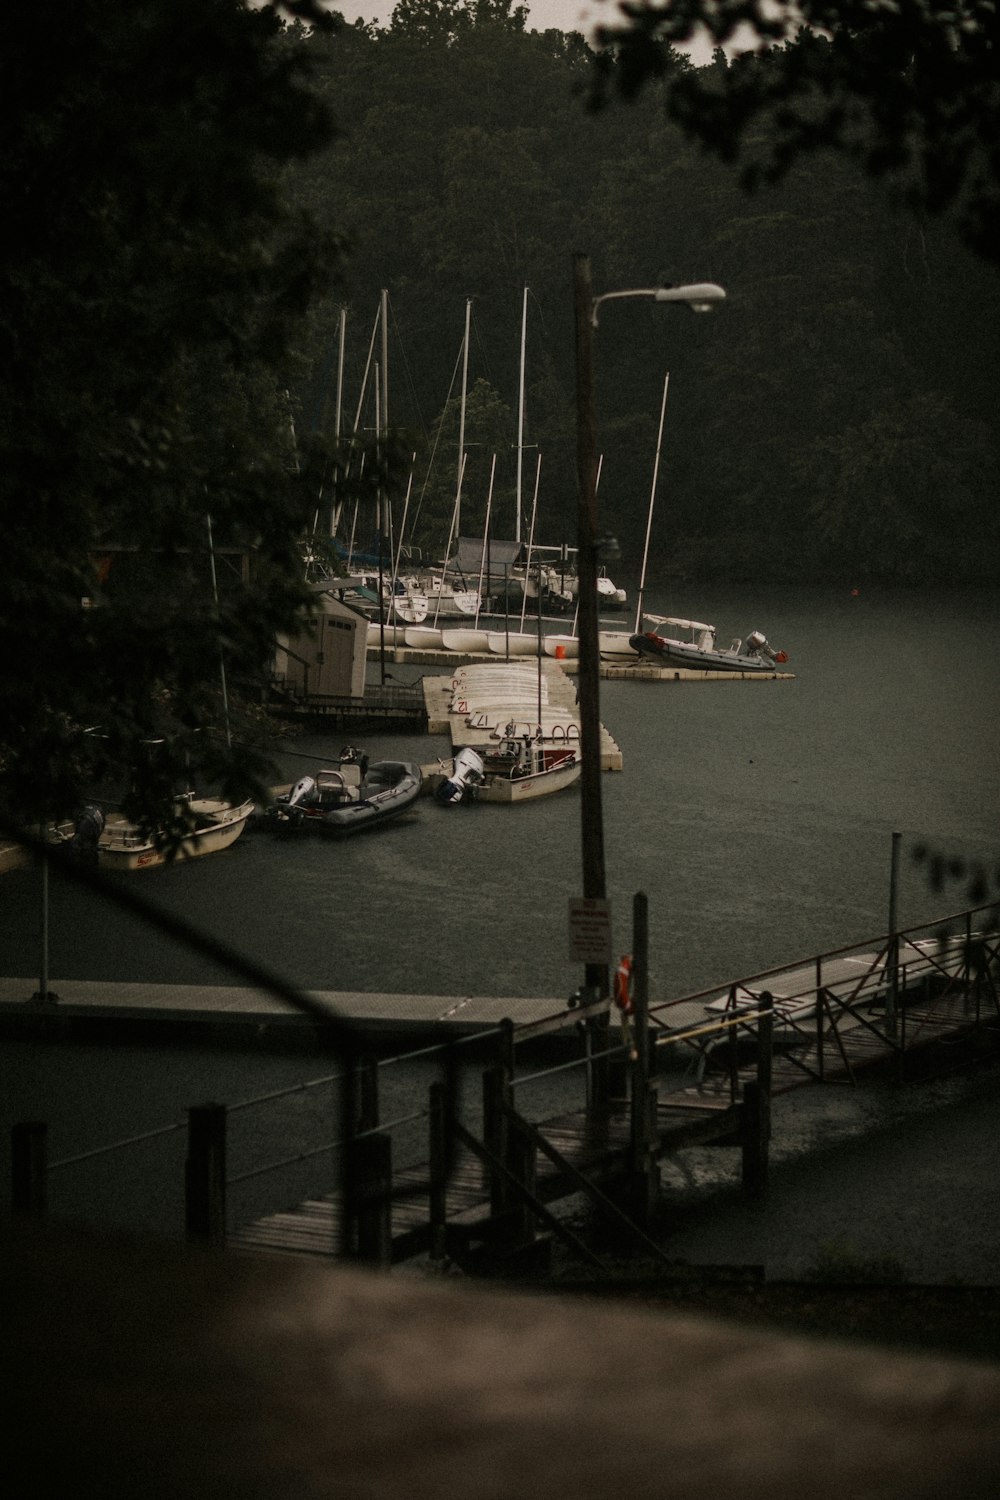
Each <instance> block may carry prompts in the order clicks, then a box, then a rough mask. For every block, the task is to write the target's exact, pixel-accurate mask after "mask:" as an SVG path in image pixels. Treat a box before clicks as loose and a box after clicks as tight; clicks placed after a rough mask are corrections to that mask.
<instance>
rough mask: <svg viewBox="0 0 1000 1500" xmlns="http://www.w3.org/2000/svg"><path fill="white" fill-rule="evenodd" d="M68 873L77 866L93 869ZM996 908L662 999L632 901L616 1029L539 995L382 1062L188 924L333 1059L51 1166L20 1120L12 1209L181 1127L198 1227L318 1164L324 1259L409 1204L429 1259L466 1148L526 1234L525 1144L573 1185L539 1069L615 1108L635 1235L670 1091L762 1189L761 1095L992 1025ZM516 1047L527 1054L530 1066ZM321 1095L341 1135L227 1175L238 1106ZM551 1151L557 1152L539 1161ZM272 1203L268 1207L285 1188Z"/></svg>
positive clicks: (596, 1114)
mask: <svg viewBox="0 0 1000 1500" xmlns="http://www.w3.org/2000/svg"><path fill="white" fill-rule="evenodd" d="M82 876H83V878H84V879H87V878H88V877H89V876H90V872H82ZM114 899H117V900H118V901H119V903H120V904H125V905H126V906H128V907H129V909H132V908H133V907H135V906H137V905H139V906H141V902H140V901H139V898H137V897H135V896H134V895H133V893H132V892H131V890H130V889H129V888H127V887H124V886H118V887H115V890H114ZM140 914H143V915H147V916H148V919H149V920H151V921H154V922H157V923H158V924H159V925H161V926H163V925H164V924H167V925H169V926H170V927H171V929H172V935H174V936H180V937H181V938H182V940H183V939H185V938H187V937H188V936H189V934H188V932H187V929H186V928H185V926H184V924H182V923H179V922H178V919H176V918H174V917H172V916H169V915H167V914H165V913H162V912H158V911H155V909H154V910H152V911H151V912H149V913H144V912H140ZM997 915H998V909H997V904H996V903H991V904H988V905H984V906H979V907H976V908H972V909H969V910H967V911H961V912H957V913H953V914H951V915H950V916H948V917H945V918H941V919H938V920H936V921H935V922H933V923H924V924H921V925H919V926H916V927H912V928H909V929H906V930H904V931H900V932H898V933H890V934H888V935H884V936H881V937H879V938H877V939H870V940H866V941H861V942H857V943H852V944H849V945H846V946H844V947H841V948H838V949H835V950H831V951H830V952H826V953H821V954H817V955H814V956H813V957H811V958H809V959H807V960H805V961H801V962H799V963H797V964H785V965H781V966H777V967H774V968H771V969H766V970H763V971H760V972H759V973H756V974H752V975H749V976H745V977H742V978H740V979H737V980H733V981H731V982H730V983H729V984H727V985H724V986H713V987H712V988H710V989H706V990H702V991H698V992H695V993H693V994H689V995H685V996H683V997H679V998H677V999H669V1000H660V999H656V998H653V997H652V996H651V995H650V993H649V990H650V983H649V970H648V962H647V951H646V950H647V946H648V938H647V935H646V909H645V897H644V896H642V895H641V894H640V895H637V897H636V900H635V906H634V912H633V939H634V948H635V952H634V954H633V959H634V975H635V990H634V995H633V1002H632V1008H631V1011H630V1012H629V1013H627V1014H625V1013H621V1014H619V1026H618V1027H617V1028H616V1027H615V1025H614V1024H613V1017H614V1015H615V1013H616V1007H615V1002H614V1000H613V999H612V998H611V997H610V996H600V995H598V996H584V997H583V1003H579V1002H578V1001H573V1002H553V1009H552V1011H551V1012H550V1013H549V1014H548V1015H545V1016H542V1017H540V1018H539V1019H538V1020H537V1021H534V1022H531V1023H530V1024H527V1025H520V1026H516V1027H515V1026H514V1025H513V1024H512V1023H511V1022H509V1021H506V1022H501V1023H500V1024H499V1025H498V1026H497V1027H496V1028H495V1029H493V1030H492V1031H487V1032H483V1033H478V1034H474V1035H468V1036H462V1037H457V1038H454V1039H452V1040H449V1041H447V1042H445V1043H440V1044H438V1043H432V1044H429V1045H427V1046H424V1047H420V1048H415V1049H410V1050H409V1051H407V1052H403V1053H399V1054H394V1055H393V1056H391V1057H379V1056H376V1055H375V1054H374V1053H373V1050H372V1038H371V1037H370V1036H367V1035H366V1034H365V1032H364V1029H363V1028H361V1027H359V1026H358V1025H356V1024H353V1023H351V1024H349V1023H347V1022H345V1021H344V1020H343V1019H342V1018H340V1017H337V1016H330V1015H329V1014H328V1013H327V1012H326V1011H319V1010H318V1007H317V1005H316V1002H315V1001H314V1000H313V999H312V998H311V997H308V996H305V995H300V994H299V992H298V991H296V990H295V989H294V988H293V987H291V986H289V985H287V984H286V983H285V982H283V981H280V980H277V981H276V980H274V978H273V976H270V975H268V974H266V973H262V972H261V971H260V970H259V969H258V968H257V967H256V966H254V965H252V964H249V963H248V962H247V961H246V960H245V959H244V958H242V957H241V956H240V955H233V954H232V953H230V952H229V951H228V950H224V949H222V948H220V945H218V944H217V943H215V942H214V940H210V939H206V938H205V937H204V935H202V934H198V933H196V934H195V939H194V940H193V941H192V946H194V947H195V948H197V949H200V950H202V951H206V950H208V952H209V956H210V957H211V958H212V959H213V960H215V961H217V962H222V963H224V964H227V965H228V966H229V967H230V968H233V969H235V971H236V972H237V973H239V974H240V975H241V977H243V978H244V979H245V980H247V981H249V982H253V983H254V984H256V985H257V986H259V987H260V988H261V989H263V990H266V991H268V992H270V993H271V994H276V995H278V997H279V998H281V999H283V1000H285V1001H287V1002H288V1003H289V1004H291V1005H293V1006H296V1007H298V1008H300V1009H301V1010H303V1011H305V1012H306V1013H307V1014H309V1015H310V1016H312V1017H313V1018H314V1019H316V1020H317V1022H318V1027H319V1031H318V1034H319V1036H320V1038H321V1042H322V1045H323V1046H324V1047H325V1049H326V1051H327V1054H328V1055H330V1056H331V1058H332V1061H333V1063H334V1066H333V1068H332V1069H330V1070H327V1071H324V1073H322V1074H321V1075H320V1076H318V1077H317V1078H314V1079H310V1080H308V1081H306V1082H304V1083H298V1084H295V1085H293V1086H291V1087H289V1088H285V1089H281V1090H276V1091H272V1092H270V1093H267V1094H263V1095H259V1096H256V1097H254V1098H251V1099H244V1100H242V1101H239V1102H236V1103H233V1104H229V1105H225V1104H220V1103H218V1102H215V1101H210V1102H208V1103H204V1104H197V1105H193V1106H192V1107H191V1108H190V1109H189V1111H188V1114H187V1117H186V1119H184V1120H179V1121H172V1122H170V1123H168V1124H165V1125H163V1126H161V1127H158V1128H156V1129H153V1130H150V1131H146V1132H143V1133H137V1134H135V1135H132V1136H130V1137H128V1138H126V1139H123V1140H118V1141H114V1142H111V1143H109V1144H107V1145H105V1146H100V1147H97V1148H95V1149H93V1150H89V1151H86V1152H80V1153H76V1154H73V1155H70V1156H66V1157H64V1158H62V1159H61V1160H56V1161H51V1162H50V1161H49V1159H48V1146H47V1127H46V1125H45V1122H39V1121H27V1122H20V1123H18V1124H17V1125H15V1126H14V1129H13V1136H12V1189H13V1191H12V1204H13V1210H14V1212H15V1214H29V1215H35V1216H42V1215H44V1214H45V1213H46V1211H47V1207H48V1202H49V1198H50V1193H49V1186H50V1183H51V1181H52V1180H53V1179H54V1178H56V1177H58V1176H59V1175H61V1174H65V1173H68V1172H69V1171H70V1170H71V1169H74V1168H79V1167H80V1166H81V1165H82V1164H83V1163H85V1162H89V1161H94V1160H95V1159H97V1158H105V1159H110V1158H112V1157H114V1156H116V1155H121V1154H124V1153H126V1152H134V1151H136V1150H137V1149H139V1148H141V1147H144V1146H148V1145H149V1144H150V1143H152V1142H155V1141H162V1140H165V1139H166V1138H167V1137H170V1136H178V1135H180V1134H181V1133H182V1132H183V1133H185V1138H186V1147H187V1149H186V1156H185V1159H184V1229H185V1232H186V1234H187V1235H188V1236H189V1237H191V1238H193V1239H201V1240H209V1241H213V1242H222V1241H223V1240H224V1239H226V1238H227V1237H228V1236H230V1235H231V1233H232V1228H233V1226H232V1225H231V1223H230V1219H231V1217H232V1215H231V1212H230V1208H229V1206H228V1205H229V1204H230V1201H231V1198H232V1195H233V1193H234V1191H235V1190H238V1189H240V1188H243V1187H245V1185H246V1184H249V1183H251V1182H256V1181H260V1180H262V1179H266V1178H270V1179H271V1180H272V1181H273V1180H278V1179H281V1177H282V1175H283V1174H289V1173H290V1172H291V1171H292V1169H296V1170H297V1171H298V1172H299V1173H300V1174H301V1173H302V1172H303V1171H305V1172H306V1173H307V1174H309V1173H310V1172H311V1171H312V1167H313V1165H316V1167H317V1170H318V1172H319V1174H320V1175H321V1176H322V1177H323V1179H324V1182H325V1184H326V1187H327V1188H330V1187H331V1186H332V1187H333V1188H334V1191H335V1193H336V1194H337V1195H339V1202H340V1211H339V1214H338V1215H337V1218H336V1223H335V1225H334V1228H333V1229H331V1232H330V1234H329V1235H328V1236H327V1243H326V1245H325V1253H328V1254H333V1255H342V1256H351V1257H361V1258H364V1259H366V1260H371V1261H375V1262H376V1263H380V1264H385V1265H387V1264H389V1263H390V1262H391V1260H392V1259H393V1258H394V1256H398V1254H399V1253H400V1249H399V1245H400V1233H399V1230H398V1226H397V1227H394V1210H395V1211H397V1217H398V1209H399V1205H400V1204H410V1205H413V1206H414V1214H415V1215H416V1217H417V1218H419V1215H420V1214H423V1221H422V1224H420V1225H419V1226H418V1228H414V1229H413V1232H412V1233H411V1234H410V1237H409V1240H408V1241H406V1242H407V1243H408V1244H410V1243H412V1245H414V1246H416V1245H419V1246H424V1247H429V1248H431V1250H432V1253H435V1252H436V1253H443V1252H442V1247H443V1246H444V1245H445V1243H446V1242H447V1238H448V1222H449V1221H448V1215H449V1208H448V1195H449V1192H450V1190H451V1186H452V1183H453V1179H454V1177H455V1172H456V1163H457V1162H458V1160H459V1157H460V1155H461V1154H462V1153H463V1152H464V1153H465V1154H466V1155H467V1156H468V1154H469V1153H470V1152H471V1154H472V1155H473V1156H474V1157H476V1158H477V1159H478V1162H479V1168H480V1183H481V1186H482V1188H483V1191H484V1194H485V1196H486V1198H487V1199H488V1204H489V1212H490V1214H492V1215H493V1217H494V1218H496V1219H498V1220H500V1221H506V1222H507V1223H508V1224H511V1223H513V1224H514V1226H515V1229H514V1233H515V1234H517V1233H522V1234H523V1233H527V1230H528V1227H529V1225H530V1224H531V1223H534V1222H536V1221H538V1220H539V1219H542V1220H546V1221H547V1219H548V1218H549V1217H550V1216H549V1215H548V1210H547V1209H546V1208H545V1204H544V1203H543V1201H542V1198H541V1197H540V1196H539V1195H538V1193H537V1192H535V1190H534V1188H533V1187H532V1183H533V1182H534V1180H535V1178H534V1173H535V1166H536V1164H537V1162H538V1159H539V1157H540V1156H541V1157H545V1158H546V1159H547V1160H548V1161H549V1163H550V1164H552V1165H555V1166H557V1167H558V1168H559V1169H560V1170H561V1171H563V1173H564V1176H565V1177H566V1179H567V1180H569V1179H570V1178H572V1176H573V1171H574V1170H576V1169H575V1168H573V1165H572V1163H568V1159H567V1158H566V1156H565V1153H561V1152H559V1150H558V1148H556V1147H555V1146H553V1145H552V1142H551V1141H550V1140H549V1139H548V1137H547V1135H546V1129H545V1126H546V1119H545V1117H544V1112H543V1111H542V1110H540V1109H538V1108H535V1109H532V1108H531V1105H530V1093H531V1090H532V1088H533V1087H537V1086H538V1085H540V1084H543V1083H544V1084H547V1085H549V1089H548V1093H549V1094H551V1085H552V1082H553V1080H554V1079H556V1078H559V1080H560V1084H561V1085H562V1084H564V1085H565V1094H566V1097H567V1099H568V1100H569V1099H571V1098H572V1096H573V1095H574V1092H575V1095H576V1096H577V1097H579V1096H582V1099H583V1112H584V1115H585V1117H586V1120H587V1121H588V1122H589V1125H588V1129H590V1130H591V1131H592V1132H593V1133H594V1134H596V1135H597V1136H600V1134H601V1131H602V1130H603V1131H605V1133H607V1129H608V1122H609V1119H610V1118H611V1117H612V1115H615V1116H616V1118H618V1119H621V1118H625V1119H627V1127H626V1141H625V1146H624V1150H623V1167H622V1172H621V1174H620V1175H621V1180H622V1181H624V1183H625V1186H626V1192H625V1194H624V1198H622V1196H621V1195H616V1197H615V1200H614V1207H612V1208H609V1209H607V1210H606V1211H608V1212H611V1213H613V1212H616V1211H618V1212H621V1211H622V1209H621V1204H622V1201H624V1203H625V1204H626V1210H627V1217H628V1218H630V1219H631V1221H632V1223H633V1225H634V1226H635V1227H636V1228H637V1230H638V1231H639V1232H640V1233H641V1224H642V1222H643V1219H644V1216H645V1214H646V1213H647V1212H648V1210H649V1207H650V1204H651V1201H652V1199H653V1198H655V1193H656V1188H657V1182H658V1178H657V1170H656V1160H657V1156H658V1153H659V1151H660V1150H661V1146H662V1141H661V1133H660V1125H659V1124H658V1118H659V1115H660V1114H662V1107H665V1098H666V1096H667V1095H668V1094H669V1099H670V1101H671V1108H674V1109H676V1110H678V1111H679V1110H683V1109H685V1108H688V1109H691V1110H692V1111H695V1110H699V1109H701V1110H704V1109H707V1108H708V1107H709V1105H711V1104H713V1103H716V1104H718V1105H720V1106H721V1107H722V1108H723V1109H727V1108H728V1109H730V1110H734V1111H735V1110H743V1111H744V1112H745V1113H746V1116H747V1118H748V1119H750V1118H751V1117H753V1119H752V1124H751V1126H750V1127H748V1129H747V1131H745V1132H744V1180H745V1183H747V1184H748V1185H750V1186H751V1187H752V1186H753V1185H754V1181H755V1178H756V1186H757V1189H758V1190H759V1188H760V1186H761V1182H762V1180H763V1177H764V1176H766V1144H767V1139H768V1136H769V1134H770V1097H771V1093H772V1090H773V1091H774V1092H775V1093H777V1092H780V1091H782V1090H784V1089H787V1088H791V1087H795V1086H796V1084H802V1083H812V1082H838V1083H843V1082H846V1083H853V1082H855V1081H856V1075H857V1072H858V1070H859V1068H861V1067H863V1066H865V1065H867V1063H869V1062H870V1061H872V1060H873V1059H876V1058H880V1057H888V1058H890V1059H891V1060H894V1062H895V1064H896V1069H897V1074H898V1076H900V1077H901V1076H903V1063H904V1060H905V1058H906V1057H907V1056H908V1055H909V1054H910V1053H911V1052H912V1051H913V1050H914V1049H915V1048H916V1047H917V1046H919V1045H920V1044H922V1043H923V1042H927V1041H931V1040H933V1039H934V1038H935V1037H939V1036H941V1035H942V1034H948V1035H952V1036H954V1035H956V1034H959V1033H965V1032H968V1031H970V1030H976V1029H978V1028H980V1027H982V1026H984V1025H989V1026H991V1027H993V1028H995V1027H997V1025H998V1023H1000V999H998V987H997V977H998V972H1000V957H998V947H1000V936H998V932H997ZM547 1042H553V1043H558V1044H559V1045H561V1046H562V1049H563V1055H562V1056H559V1057H558V1058H556V1059H555V1060H554V1061H553V1060H552V1059H551V1057H549V1058H548V1059H547V1060H546V1063H545V1066H539V1065H538V1062H537V1055H538V1044H544V1043H547ZM772 1042H773V1043H774V1056H775V1066H774V1068H773V1069H772ZM567 1052H568V1053H569V1055H568V1056H566V1055H565V1053H567ZM529 1055H530V1056H531V1057H532V1058H533V1061H532V1062H531V1063H530V1065H529V1064H528V1063H526V1062H525V1059H526V1058H528V1057H529ZM418 1063H419V1064H420V1065H421V1066H424V1065H427V1066H430V1067H431V1068H432V1069H433V1071H434V1077H433V1078H432V1080H431V1081H430V1084H429V1086H428V1089H427V1096H426V1103H425V1104H424V1103H421V1104H420V1105H419V1106H417V1107H412V1108H411V1107H407V1108H405V1109H403V1110H402V1112H397V1113H395V1114H391V1115H390V1116H389V1117H388V1118H385V1116H384V1113H383V1105H382V1098H381V1096H382V1093H383V1088H382V1080H384V1079H385V1078H386V1076H387V1072H388V1070H390V1069H392V1068H401V1069H405V1068H406V1067H407V1066H409V1067H411V1068H412V1067H415V1066H416V1065H417V1064H418ZM779 1067H780V1076H779ZM476 1074H478V1075H479V1076H480V1079H481V1083H480V1090H479V1093H478V1096H477V1095H476V1091H475V1089H474V1088H473V1087H471V1084H470V1080H472V1081H473V1082H474V1079H475V1075H476ZM671 1080H673V1082H672V1083H671ZM324 1090H325V1091H327V1093H328V1094H329V1096H330V1099H331V1101H332V1104H331V1108H332V1110H333V1112H334V1117H335V1118H336V1119H337V1121H338V1126H337V1129H336V1130H335V1131H331V1132H329V1133H328V1134H327V1135H326V1137H325V1138H323V1139H320V1140H316V1141H315V1142H313V1143H312V1144H310V1145H304V1146H302V1147H300V1149H297V1150H294V1151H292V1150H289V1151H287V1152H284V1153H279V1154H278V1155H275V1156H274V1157H273V1158H272V1159H269V1160H266V1161H259V1160H257V1161H251V1162H250V1163H248V1164H246V1165H243V1166H241V1167H240V1168H239V1169H238V1170H232V1169H231V1168H230V1166H229V1163H228V1155H229V1145H230V1142H229V1134H230V1127H231V1124H232V1121H233V1119H234V1118H235V1117H237V1116H239V1115H242V1114H245V1113H247V1112H249V1111H251V1110H255V1109H256V1110H266V1109H267V1108H268V1107H270V1106H272V1105H274V1104H276V1103H277V1102H278V1101H279V1100H285V1099H287V1098H288V1097H289V1096H290V1095H292V1094H296V1093H299V1094H311V1093H321V1092H322V1091H324ZM569 1107H570V1105H569V1104H568V1105H567V1108H569ZM623 1111H624V1114H623ZM404 1139H405V1140H406V1142H407V1145H406V1147H405V1150H404V1149H403V1147H402V1146H401V1142H402V1141H403V1140H404ZM407 1153H408V1155H407ZM553 1153H554V1154H555V1156H556V1157H558V1158H560V1160H559V1161H556V1162H553ZM755 1153H756V1156H755ZM331 1164H332V1165H331ZM583 1175H584V1176H586V1173H584V1174H583ZM581 1190H586V1191H589V1192H590V1196H591V1200H592V1201H593V1202H594V1203H600V1202H601V1198H602V1197H603V1198H604V1199H607V1200H608V1202H611V1198H610V1197H609V1195H608V1194H607V1193H604V1191H603V1189H602V1188H600V1187H599V1186H598V1185H597V1183H596V1181H591V1183H590V1186H589V1189H581ZM273 1199H274V1201H281V1200H280V1190H276V1191H275V1192H274V1194H273ZM424 1205H426V1207H424ZM418 1206H419V1207H418ZM412 1217H413V1215H411V1218H412ZM331 1224H334V1221H333V1220H331ZM402 1238H403V1239H404V1240H405V1239H406V1236H405V1235H404V1236H403V1237H402Z"/></svg>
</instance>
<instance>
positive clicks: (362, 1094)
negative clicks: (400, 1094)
mask: <svg viewBox="0 0 1000 1500" xmlns="http://www.w3.org/2000/svg"><path fill="white" fill-rule="evenodd" d="M356 1087H357V1106H358V1131H359V1132H361V1131H364V1130H376V1129H377V1128H378V1114H379V1105H378V1059H377V1058H376V1057H373V1056H372V1055H371V1054H370V1053H366V1054H365V1056H364V1057H360V1058H359V1059H358V1077H357V1082H356Z"/></svg>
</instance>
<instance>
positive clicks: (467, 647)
mask: <svg viewBox="0 0 1000 1500" xmlns="http://www.w3.org/2000/svg"><path fill="white" fill-rule="evenodd" d="M441 643H442V645H443V646H444V649H445V650H446V651H458V652H462V653H469V654H475V653H478V652H483V653H485V652H487V651H488V650H489V649H490V643H489V632H488V631H486V630H479V629H478V628H476V627H474V626H471V625H470V626H468V627H464V626H461V625H456V626H454V627H452V628H450V629H449V628H447V627H446V628H445V629H443V630H442V631H441Z"/></svg>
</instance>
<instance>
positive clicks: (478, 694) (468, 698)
mask: <svg viewBox="0 0 1000 1500" xmlns="http://www.w3.org/2000/svg"><path fill="white" fill-rule="evenodd" d="M548 701H549V689H548V684H547V683H546V682H544V681H543V682H542V684H541V688H540V689H539V686H538V684H537V683H532V684H527V685H524V686H518V685H513V684H509V685H507V686H506V687H503V686H498V687H495V688H487V687H480V688H469V689H461V688H460V689H458V691H456V692H455V693H453V694H452V699H451V712H452V713H453V714H459V715H461V716H462V717H465V716H467V715H468V714H474V713H476V712H477V711H478V710H479V709H482V708H495V707H499V709H500V710H501V712H502V710H503V708H504V707H508V708H511V709H514V708H530V709H532V710H534V709H535V708H536V707H537V706H538V705H539V704H544V703H548Z"/></svg>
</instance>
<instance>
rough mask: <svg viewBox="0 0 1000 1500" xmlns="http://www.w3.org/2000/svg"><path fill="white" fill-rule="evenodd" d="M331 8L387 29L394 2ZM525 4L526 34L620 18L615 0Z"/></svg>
mask: <svg viewBox="0 0 1000 1500" xmlns="http://www.w3.org/2000/svg"><path fill="white" fill-rule="evenodd" d="M522 3H523V0H522ZM333 5H334V9H335V10H339V11H340V13H341V15H343V16H344V18H345V20H348V21H354V20H356V19H357V18H358V17H359V16H360V17H361V19H362V20H363V21H377V22H378V24H379V25H380V26H388V24H389V22H390V20H391V19H392V13H393V11H394V9H395V7H396V0H333ZM527 5H528V30H529V31H551V30H554V29H558V30H561V31H582V32H583V34H584V36H587V35H588V34H589V32H590V29H591V27H593V26H595V25H597V24H598V23H599V22H602V21H603V22H604V23H606V24H607V25H614V24H615V22H617V21H619V20H622V19H623V17H622V15H621V12H620V10H619V7H618V0H527ZM691 56H692V58H693V59H694V61H695V63H696V64H698V65H699V66H701V65H702V64H704V63H707V62H709V61H710V60H711V56H712V49H711V46H710V45H709V44H708V43H706V44H705V46H704V48H703V49H702V48H693V49H692V50H691Z"/></svg>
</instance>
